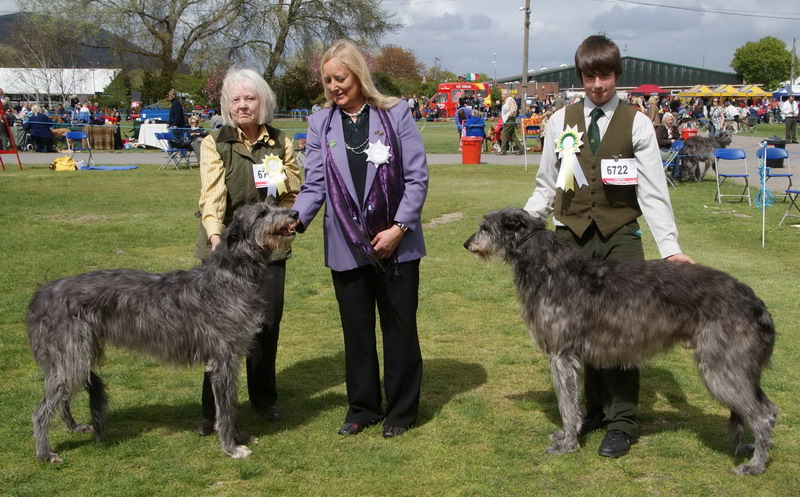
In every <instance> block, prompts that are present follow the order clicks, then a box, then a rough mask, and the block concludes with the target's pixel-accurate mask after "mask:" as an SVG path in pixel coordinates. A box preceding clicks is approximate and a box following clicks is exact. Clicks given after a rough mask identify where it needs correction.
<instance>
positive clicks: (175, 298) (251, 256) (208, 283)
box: [26, 203, 297, 463]
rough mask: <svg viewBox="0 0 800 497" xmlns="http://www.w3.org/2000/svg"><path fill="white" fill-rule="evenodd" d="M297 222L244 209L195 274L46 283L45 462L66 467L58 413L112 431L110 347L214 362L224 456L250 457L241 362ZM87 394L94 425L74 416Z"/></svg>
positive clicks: (41, 442) (37, 430)
mask: <svg viewBox="0 0 800 497" xmlns="http://www.w3.org/2000/svg"><path fill="white" fill-rule="evenodd" d="M296 219H297V212H295V211H292V210H288V209H278V208H274V207H270V206H268V205H267V204H265V203H260V204H253V205H249V206H245V207H241V208H239V209H238V210H237V211H236V214H235V216H234V219H233V221H232V222H231V223H230V225H229V226H228V227H227V228H226V229H225V230H224V231H223V233H222V241H221V243H220V244H219V245H218V246H217V248H216V250H215V251H214V252H212V253H211V256H210V258H209V259H208V262H207V263H206V264H203V265H201V266H198V267H196V268H194V269H191V270H189V271H172V272H168V273H163V274H153V273H148V272H145V271H137V270H133V269H113V270H105V271H93V272H90V273H84V274H79V275H76V276H68V277H66V278H62V279H60V280H56V281H51V282H48V283H45V284H44V285H42V286H41V287H40V288H39V289H38V290H37V291H36V293H35V294H34V296H33V299H32V300H31V303H30V306H29V307H28V313H27V315H26V322H27V326H28V337H29V341H30V346H31V349H32V351H33V357H34V359H35V360H36V362H37V363H38V364H39V366H40V367H41V368H42V371H43V372H44V399H43V400H42V402H41V404H40V405H39V407H38V408H37V409H36V410H35V412H34V413H33V436H34V439H35V440H36V457H38V458H39V459H43V460H47V461H49V462H51V463H58V462H61V459H60V458H59V457H58V454H56V453H55V452H53V450H52V449H51V448H50V443H49V441H48V427H49V425H50V421H51V418H52V416H53V414H54V413H58V414H59V415H60V416H61V418H62V419H63V420H64V422H65V423H66V425H67V428H68V429H69V430H70V431H73V432H91V431H93V432H94V433H95V435H96V436H98V437H99V436H100V435H101V434H102V433H103V431H104V428H105V415H106V408H107V404H108V401H107V396H106V392H105V386H104V384H103V381H102V380H101V379H100V377H99V376H98V375H97V374H96V372H95V369H96V368H97V366H98V364H99V362H100V361H101V359H102V357H103V350H104V349H105V347H106V345H109V344H110V345H116V346H119V347H122V348H125V349H129V350H132V351H137V352H141V353H142V354H144V355H146V356H148V357H150V358H152V359H154V360H156V361H158V362H161V363H167V364H196V363H205V364H206V367H207V368H208V369H209V370H210V371H211V372H212V375H211V385H212V388H213V391H214V398H215V399H216V415H217V426H216V428H217V430H218V431H219V437H220V442H221V444H222V450H223V452H225V453H226V454H228V455H229V456H231V457H233V458H245V457H247V456H249V455H250V453H251V451H250V449H248V448H247V447H246V446H244V445H240V444H243V443H247V442H252V441H254V440H255V439H253V438H251V437H244V436H242V435H240V434H239V431H238V429H237V427H236V412H235V409H236V386H237V381H238V374H239V362H240V359H241V357H242V356H244V355H245V354H247V352H248V350H249V349H250V345H251V343H252V340H253V337H254V336H255V334H256V333H258V331H259V330H260V327H261V321H262V319H263V309H264V304H265V303H264V301H263V297H262V294H263V292H261V291H260V290H259V288H260V286H261V285H262V282H263V281H264V280H265V277H266V271H267V264H268V263H269V262H271V261H272V260H277V259H280V258H284V257H285V256H286V254H287V253H288V251H289V249H290V246H291V242H292V239H293V238H294V231H293V230H292V228H291V226H292V225H293V223H294V221H295V220H296ZM83 388H85V389H86V390H87V391H88V392H89V406H90V410H91V417H92V424H91V425H81V424H78V423H77V422H76V421H75V419H74V418H73V417H72V414H71V412H70V400H71V398H72V396H73V395H74V394H75V393H77V392H78V391H79V390H81V389H83Z"/></svg>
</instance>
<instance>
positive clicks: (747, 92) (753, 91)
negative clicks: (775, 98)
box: [739, 85, 772, 98]
mask: <svg viewBox="0 0 800 497" xmlns="http://www.w3.org/2000/svg"><path fill="white" fill-rule="evenodd" d="M739 93H741V94H743V95H744V96H746V97H750V98H759V97H769V96H772V93H770V92H768V91H764V90H763V89H762V88H761V87H760V86H758V85H744V86H742V87H741V88H739Z"/></svg>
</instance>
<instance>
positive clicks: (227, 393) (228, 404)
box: [211, 357, 252, 459]
mask: <svg viewBox="0 0 800 497" xmlns="http://www.w3.org/2000/svg"><path fill="white" fill-rule="evenodd" d="M213 368H214V369H213V370H212V371H211V387H212V389H213V390H214V400H215V402H216V410H217V424H216V429H217V432H218V433H219V441H220V444H221V445H222V451H223V452H225V453H226V454H228V455H229V456H231V457H233V458H234V459H244V458H246V457H248V456H249V455H250V454H251V453H252V451H251V450H250V449H248V448H247V447H246V446H245V445H239V443H240V442H242V440H241V437H240V435H239V431H238V430H237V428H236V398H237V395H236V384H237V379H238V377H239V361H238V360H237V358H235V357H227V358H224V359H221V360H215V361H214V365H213Z"/></svg>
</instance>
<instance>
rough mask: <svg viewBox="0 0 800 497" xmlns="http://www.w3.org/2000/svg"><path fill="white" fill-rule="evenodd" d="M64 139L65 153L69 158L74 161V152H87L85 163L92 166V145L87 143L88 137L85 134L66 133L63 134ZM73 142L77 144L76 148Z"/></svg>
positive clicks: (79, 132)
mask: <svg viewBox="0 0 800 497" xmlns="http://www.w3.org/2000/svg"><path fill="white" fill-rule="evenodd" d="M64 138H65V139H66V140H67V151H68V152H69V156H70V158H72V159H73V160H74V159H75V157H74V156H75V152H89V160H87V161H86V165H88V166H94V157H93V156H92V145H91V143H89V136H88V135H87V134H86V133H84V132H83V131H67V132H66V133H65V134H64ZM75 142H78V145H77V146H76V145H75Z"/></svg>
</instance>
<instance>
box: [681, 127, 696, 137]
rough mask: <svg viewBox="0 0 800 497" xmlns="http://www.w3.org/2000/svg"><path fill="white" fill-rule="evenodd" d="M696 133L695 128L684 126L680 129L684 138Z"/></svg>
mask: <svg viewBox="0 0 800 497" xmlns="http://www.w3.org/2000/svg"><path fill="white" fill-rule="evenodd" d="M695 135H697V128H684V129H682V130H681V136H682V137H683V139H684V140H686V139H688V138H691V137H692V136H695Z"/></svg>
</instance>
